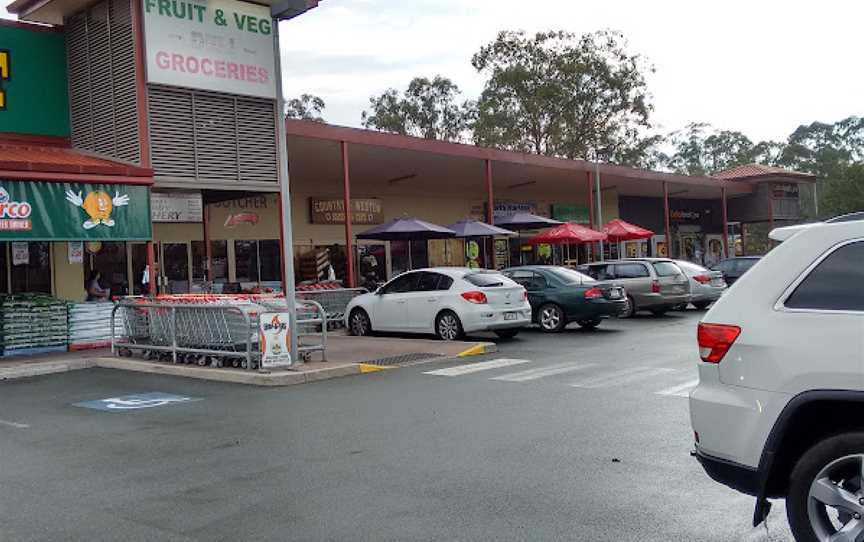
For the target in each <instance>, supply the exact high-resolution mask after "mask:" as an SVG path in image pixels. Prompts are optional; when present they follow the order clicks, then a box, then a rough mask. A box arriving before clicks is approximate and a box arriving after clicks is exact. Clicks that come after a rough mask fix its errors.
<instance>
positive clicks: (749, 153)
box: [666, 122, 770, 175]
mask: <svg viewBox="0 0 864 542" xmlns="http://www.w3.org/2000/svg"><path fill="white" fill-rule="evenodd" d="M668 142H669V143H670V144H671V145H672V148H673V150H674V152H673V153H672V154H671V155H670V156H669V157H668V160H667V163H666V166H667V167H668V168H669V169H672V170H674V171H676V172H678V173H684V174H687V175H709V174H711V173H716V172H718V171H723V170H724V169H729V168H733V167H735V166H739V165H741V164H749V163H752V162H754V161H755V160H756V156H757V154H758V152H757V149H756V145H754V143H753V142H752V141H751V140H750V138H749V137H747V136H746V135H744V134H742V133H741V132H733V131H729V130H716V129H714V128H713V127H712V126H711V125H710V124H707V123H704V122H696V123H692V124H689V125H687V127H686V128H684V129H683V130H679V131H676V132H672V133H671V134H670V135H669V137H668ZM759 145H761V146H763V147H760V151H759V152H762V153H766V154H767V153H768V152H769V148H770V144H769V143H760V144H759Z"/></svg>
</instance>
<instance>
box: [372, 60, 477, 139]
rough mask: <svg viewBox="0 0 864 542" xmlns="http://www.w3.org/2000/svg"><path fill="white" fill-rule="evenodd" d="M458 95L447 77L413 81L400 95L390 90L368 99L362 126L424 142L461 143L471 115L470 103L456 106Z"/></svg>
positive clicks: (457, 88) (457, 89)
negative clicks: (436, 140)
mask: <svg viewBox="0 0 864 542" xmlns="http://www.w3.org/2000/svg"><path fill="white" fill-rule="evenodd" d="M461 94H462V92H461V91H460V90H459V87H458V86H456V85H455V84H454V83H453V82H452V81H451V80H450V79H447V78H446V77H441V76H440V75H438V76H435V78H434V79H431V80H430V79H428V78H426V77H415V78H414V79H413V80H412V81H411V82H410V83H409V84H408V89H407V90H406V91H405V92H404V93H403V94H401V95H400V93H399V91H398V90H396V89H393V88H391V89H388V90H387V91H385V92H384V93H382V94H381V95H379V96H372V97H371V98H369V106H370V109H369V110H368V111H364V112H363V115H362V121H363V126H365V127H367V128H373V129H376V130H382V131H385V132H392V133H396V134H402V135H413V136H417V137H423V138H426V139H441V140H444V141H461V140H463V139H464V138H465V137H466V132H467V130H468V129H469V126H470V122H471V118H472V111H473V106H472V104H471V102H468V101H465V102H462V103H459V97H460V95H461Z"/></svg>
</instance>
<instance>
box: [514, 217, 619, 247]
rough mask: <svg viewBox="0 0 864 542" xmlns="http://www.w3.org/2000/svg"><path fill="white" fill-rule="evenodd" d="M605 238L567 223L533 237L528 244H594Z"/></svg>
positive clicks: (597, 233) (587, 229)
mask: <svg viewBox="0 0 864 542" xmlns="http://www.w3.org/2000/svg"><path fill="white" fill-rule="evenodd" d="M607 238H608V236H607V235H606V234H605V233H603V232H599V231H596V230H592V229H591V228H586V227H585V226H580V225H579V224H573V223H570V222H567V223H566V224H561V225H560V226H555V227H554V228H551V229H549V230H546V231H545V232H543V233H540V234H538V235H535V236H534V237H532V238H531V239H529V240H528V242H529V243H531V244H532V245H545V244H549V245H569V244H579V243H596V242H597V241H605V240H606V239H607Z"/></svg>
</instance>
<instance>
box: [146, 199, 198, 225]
mask: <svg viewBox="0 0 864 542" xmlns="http://www.w3.org/2000/svg"><path fill="white" fill-rule="evenodd" d="M150 216H151V217H152V218H153V222H202V221H203V220H204V205H203V203H202V200H201V193H200V192H199V193H190V194H187V193H182V192H181V193H166V192H152V193H151V194H150Z"/></svg>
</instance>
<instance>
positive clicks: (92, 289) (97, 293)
mask: <svg viewBox="0 0 864 542" xmlns="http://www.w3.org/2000/svg"><path fill="white" fill-rule="evenodd" d="M101 278H102V273H101V272H99V271H96V270H93V271H92V272H91V273H90V278H89V279H87V301H108V299H109V298H110V297H111V289H110V288H103V287H102V285H101V284H100V283H99V279H101Z"/></svg>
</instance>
